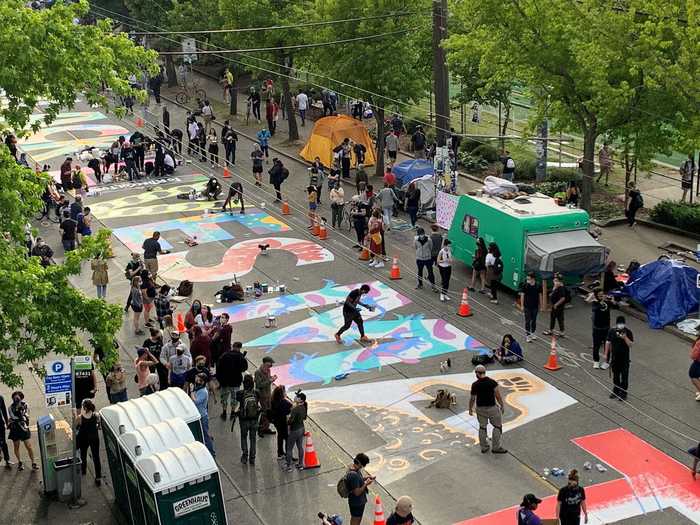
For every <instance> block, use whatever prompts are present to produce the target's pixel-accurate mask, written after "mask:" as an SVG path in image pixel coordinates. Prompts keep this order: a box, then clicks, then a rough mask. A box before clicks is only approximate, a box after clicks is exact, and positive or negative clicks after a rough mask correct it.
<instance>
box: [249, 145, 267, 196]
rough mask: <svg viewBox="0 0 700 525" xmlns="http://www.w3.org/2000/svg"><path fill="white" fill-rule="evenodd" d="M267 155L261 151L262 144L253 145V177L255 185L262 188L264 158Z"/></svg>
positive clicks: (251, 157)
mask: <svg viewBox="0 0 700 525" xmlns="http://www.w3.org/2000/svg"><path fill="white" fill-rule="evenodd" d="M264 157H265V154H264V153H263V152H262V150H261V149H260V144H257V143H256V144H253V151H252V152H251V153H250V159H251V160H252V161H253V177H254V178H255V185H256V186H262V172H263V158H264Z"/></svg>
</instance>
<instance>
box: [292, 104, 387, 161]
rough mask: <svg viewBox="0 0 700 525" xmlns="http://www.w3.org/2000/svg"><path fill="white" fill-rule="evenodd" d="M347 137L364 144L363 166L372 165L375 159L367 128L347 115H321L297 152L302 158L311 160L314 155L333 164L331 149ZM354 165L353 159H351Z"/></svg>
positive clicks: (372, 143)
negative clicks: (365, 150)
mask: <svg viewBox="0 0 700 525" xmlns="http://www.w3.org/2000/svg"><path fill="white" fill-rule="evenodd" d="M346 138H349V139H350V140H351V141H353V142H359V143H361V144H364V146H365V148H366V149H367V152H366V153H365V166H372V165H374V164H375V162H376V159H375V156H374V142H373V141H372V139H371V138H370V136H369V133H367V128H365V126H364V124H362V122H360V121H359V120H356V119H354V118H352V117H350V116H348V115H337V116H334V117H323V118H320V119H318V120H317V121H316V124H314V129H313V130H312V131H311V136H310V137H309V141H308V142H307V143H306V146H304V148H303V149H302V150H301V151H300V152H299V155H301V156H302V158H304V159H306V160H308V161H309V162H312V161H313V160H314V159H315V158H316V157H318V158H320V159H321V162H322V163H323V164H324V165H325V166H331V165H332V164H333V149H334V148H335V147H336V146H339V145H340V144H342V142H343V140H345V139H346ZM354 156H355V155H354V153H353V157H354ZM352 163H353V165H355V159H354V158H353V160H352Z"/></svg>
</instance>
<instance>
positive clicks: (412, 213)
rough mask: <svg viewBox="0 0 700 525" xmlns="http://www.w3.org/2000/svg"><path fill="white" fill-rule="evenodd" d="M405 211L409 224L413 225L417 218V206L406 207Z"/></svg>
mask: <svg viewBox="0 0 700 525" xmlns="http://www.w3.org/2000/svg"><path fill="white" fill-rule="evenodd" d="M406 211H407V212H408V216H409V217H410V218H411V226H415V225H416V221H417V220H418V208H414V207H410V208H406Z"/></svg>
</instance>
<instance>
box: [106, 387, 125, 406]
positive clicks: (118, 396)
mask: <svg viewBox="0 0 700 525" xmlns="http://www.w3.org/2000/svg"><path fill="white" fill-rule="evenodd" d="M128 398H129V396H128V394H127V392H126V389H124V390H122V391H121V392H115V393H114V394H112V393H110V394H109V402H110V403H112V404H115V403H121V402H123V401H127V400H128Z"/></svg>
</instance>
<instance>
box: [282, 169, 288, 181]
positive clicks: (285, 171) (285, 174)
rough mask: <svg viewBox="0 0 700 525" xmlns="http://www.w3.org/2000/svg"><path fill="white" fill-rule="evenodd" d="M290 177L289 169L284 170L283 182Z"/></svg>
mask: <svg viewBox="0 0 700 525" xmlns="http://www.w3.org/2000/svg"><path fill="white" fill-rule="evenodd" d="M287 177H289V170H288V169H287V168H282V180H287Z"/></svg>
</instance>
